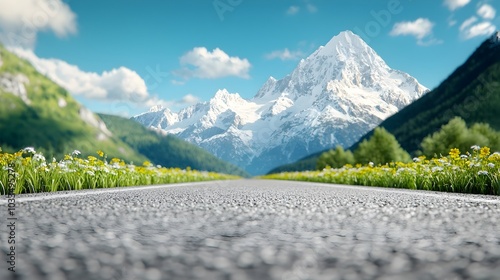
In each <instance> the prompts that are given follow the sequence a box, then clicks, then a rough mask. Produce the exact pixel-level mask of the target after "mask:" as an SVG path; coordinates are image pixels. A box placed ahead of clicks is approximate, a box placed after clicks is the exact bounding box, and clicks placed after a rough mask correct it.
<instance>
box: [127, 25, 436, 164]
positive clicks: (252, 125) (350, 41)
mask: <svg viewBox="0 0 500 280" xmlns="http://www.w3.org/2000/svg"><path fill="white" fill-rule="evenodd" d="M427 91H428V89H427V88H425V87H423V86H422V85H420V84H419V83H418V81H417V80H416V79H415V78H413V77H411V76H410V75H408V74H406V73H404V72H401V71H398V70H393V69H391V68H390V67H389V66H388V65H387V64H386V63H385V62H384V60H383V59H382V58H381V57H380V56H378V55H377V54H376V52H375V51H374V50H373V49H372V48H370V47H369V46H368V45H367V44H366V43H365V42H364V41H363V40H362V39H361V38H360V37H359V36H357V35H355V34H353V33H352V32H350V31H345V32H342V33H340V34H339V35H338V36H335V37H333V38H332V39H331V40H330V41H329V42H328V43H327V44H326V45H325V46H323V47H320V48H319V49H318V50H316V51H315V52H314V53H312V54H311V55H310V56H309V57H307V58H306V59H302V60H301V61H300V63H299V64H298V66H297V67H296V68H295V70H294V71H293V72H292V73H291V74H290V75H288V76H286V77H284V78H283V79H281V80H277V79H275V78H273V77H270V78H269V79H268V80H267V81H266V82H265V83H264V85H263V86H262V88H261V89H260V90H259V91H258V92H257V94H256V95H255V96H254V97H253V98H251V99H249V100H247V99H244V98H242V97H241V96H240V95H239V94H237V93H229V92H228V91H227V90H225V89H223V90H219V91H217V93H216V94H215V96H214V97H213V98H212V99H210V100H209V101H206V102H202V103H198V104H196V105H193V106H190V107H187V108H185V109H182V110H181V111H179V112H177V113H174V112H172V111H170V110H169V109H168V108H162V107H161V106H155V107H153V108H151V109H150V111H149V112H146V113H143V114H140V115H138V116H135V117H134V118H133V119H135V120H136V121H138V122H140V123H141V124H143V125H145V126H147V127H153V128H155V129H159V130H162V131H165V132H166V133H170V134H174V135H177V136H178V137H180V138H182V139H185V140H187V141H189V142H192V143H195V144H197V145H199V146H201V147H203V148H205V149H206V150H208V151H210V152H212V153H213V154H215V155H217V156H218V157H220V158H222V159H224V160H227V161H229V162H231V163H234V164H236V165H238V166H240V167H243V168H245V169H246V170H247V171H248V172H249V173H251V174H262V173H265V172H267V171H269V170H270V169H272V168H274V167H276V166H278V165H282V164H285V163H289V162H292V161H295V160H297V159H300V158H302V157H304V156H307V155H309V154H311V153H315V152H318V151H321V150H324V149H328V148H332V147H334V146H336V145H342V146H344V147H348V146H350V145H351V144H353V143H355V142H356V141H357V140H358V139H359V138H360V137H361V136H363V135H364V134H365V133H366V132H368V131H370V130H371V129H372V128H374V127H375V126H377V125H378V124H380V123H381V122H382V121H383V120H384V119H386V118H387V117H389V116H391V115H392V114H394V113H396V112H397V111H398V110H400V109H402V108H403V107H405V106H406V105H408V104H410V103H411V102H412V101H414V100H416V99H417V98H419V97H420V96H422V95H423V94H425V93H426V92H427Z"/></svg>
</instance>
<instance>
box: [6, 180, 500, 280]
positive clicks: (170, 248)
mask: <svg viewBox="0 0 500 280" xmlns="http://www.w3.org/2000/svg"><path fill="white" fill-rule="evenodd" d="M78 193H79V194H84V195H78V196H73V195H72V193H68V192H67V193H66V194H67V196H62V197H55V198H54V197H51V194H49V195H47V194H42V195H24V196H18V197H17V199H18V205H17V208H16V211H17V216H18V217H19V220H18V222H17V228H16V239H17V240H16V273H12V272H10V271H8V270H7V264H6V262H5V261H2V262H1V263H2V264H1V265H0V279H27V280H37V279H125V280H129V279H130V280H136V279H148V280H155V279H243V280H245V279H405V280H411V279H500V199H499V197H492V196H477V195H456V194H445V193H435V192H421V191H407V190H393V189H380V188H369V187H352V186H339V185H326V184H316V183H300V182H285V181H265V180H239V181H225V182H221V181H218V182H209V183H198V184H184V185H181V186H173V187H172V186H168V187H161V188H143V189H139V190H138V189H131V190H130V191H119V192H109V191H107V190H103V191H82V192H78ZM44 195H45V198H46V199H43V200H41V199H39V198H40V197H43V196H44ZM29 199H33V200H31V201H30V200H29ZM6 212H7V206H6V205H5V198H2V200H0V213H2V214H1V217H5V219H3V221H2V222H3V224H5V223H6V216H7V215H4V213H6ZM0 234H1V240H0V248H1V250H2V252H1V253H2V255H3V256H6V253H7V252H8V251H7V245H8V244H7V229H6V227H5V226H2V229H1V230H0ZM4 259H6V257H4Z"/></svg>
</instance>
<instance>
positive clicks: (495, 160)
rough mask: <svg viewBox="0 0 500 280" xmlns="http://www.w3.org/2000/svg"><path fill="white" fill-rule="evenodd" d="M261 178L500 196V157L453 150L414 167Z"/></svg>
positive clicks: (476, 149)
mask: <svg viewBox="0 0 500 280" xmlns="http://www.w3.org/2000/svg"><path fill="white" fill-rule="evenodd" d="M261 178H263V179H277V180H295V181H309V182H322V183H333V184H348V185H361V186H377V187H388V188H404V189H414V190H429V191H443V192H454V193H474V194H487V195H500V153H493V154H491V153H490V149H489V148H488V147H482V148H481V147H478V146H472V147H471V151H470V152H467V153H465V154H461V153H460V151H459V150H458V149H452V150H451V151H450V153H449V154H448V156H443V157H440V158H432V159H426V158H425V157H419V158H414V159H413V162H411V163H402V162H395V163H390V164H385V165H378V166H374V165H373V164H368V165H363V166H362V165H356V166H351V165H346V166H344V167H342V168H338V169H333V168H329V167H327V168H325V169H323V170H321V171H304V172H285V173H277V174H270V175H266V176H262V177H261Z"/></svg>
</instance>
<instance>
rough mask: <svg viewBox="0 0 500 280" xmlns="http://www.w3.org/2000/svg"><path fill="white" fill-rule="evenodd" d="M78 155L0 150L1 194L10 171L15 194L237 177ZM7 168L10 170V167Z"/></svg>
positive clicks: (100, 156)
mask: <svg viewBox="0 0 500 280" xmlns="http://www.w3.org/2000/svg"><path fill="white" fill-rule="evenodd" d="M97 153H98V156H97V157H94V156H88V157H87V158H83V157H81V155H80V153H79V152H78V151H75V152H73V153H72V154H71V155H66V156H65V158H64V159H63V160H60V161H56V160H46V159H45V157H44V156H43V155H42V154H41V153H37V152H35V151H34V150H32V149H30V148H26V149H23V150H21V151H19V152H16V153H13V154H11V153H0V193H1V194H2V195H5V194H7V193H10V186H9V173H11V174H15V183H14V193H15V194H21V193H39V192H55V191H65V190H82V189H97V188H114V187H125V186H144V185H154V184H170V183H179V182H196V181H209V180H225V179H236V178H239V177H237V176H233V175H225V174H219V173H213V172H200V171H196V170H191V169H189V168H188V169H180V168H165V167H161V166H153V165H152V164H151V163H150V162H148V161H146V162H144V163H143V164H142V166H137V165H132V164H127V163H125V162H124V161H123V160H121V159H118V158H112V159H111V160H109V161H108V157H107V155H105V154H104V153H103V152H100V151H98V152H97ZM9 169H10V170H9Z"/></svg>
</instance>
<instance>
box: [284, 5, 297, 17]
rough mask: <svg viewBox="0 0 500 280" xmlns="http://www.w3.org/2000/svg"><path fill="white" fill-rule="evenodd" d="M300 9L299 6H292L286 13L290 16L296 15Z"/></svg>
mask: <svg viewBox="0 0 500 280" xmlns="http://www.w3.org/2000/svg"><path fill="white" fill-rule="evenodd" d="M299 11H300V7H298V6H290V7H289V8H288V9H287V10H286V14H287V15H290V16H293V15H296V14H298V13H299Z"/></svg>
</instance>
